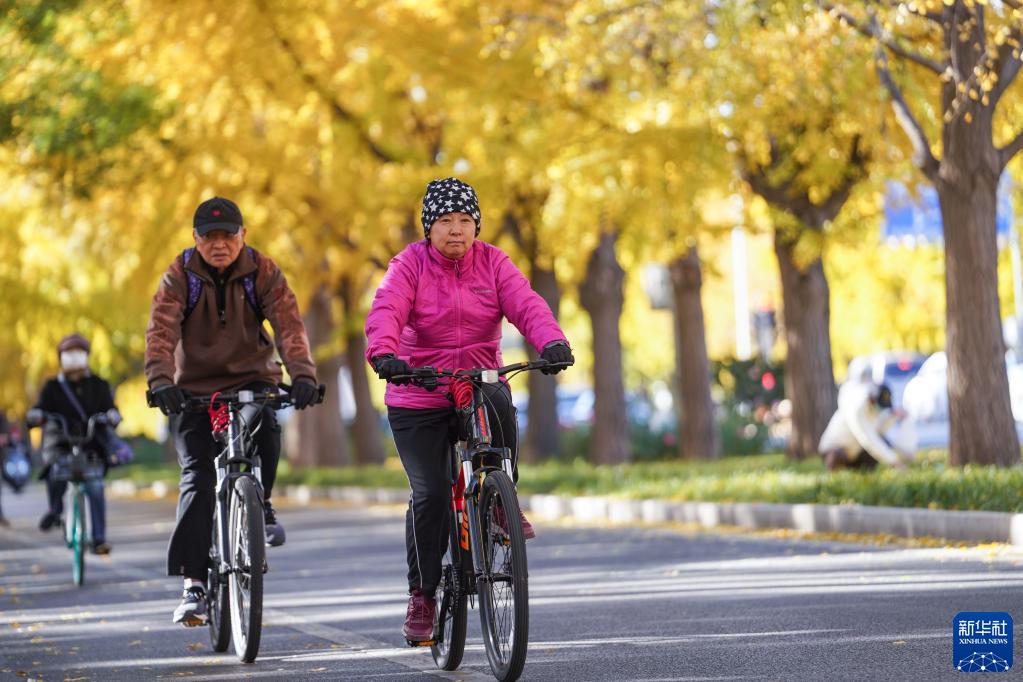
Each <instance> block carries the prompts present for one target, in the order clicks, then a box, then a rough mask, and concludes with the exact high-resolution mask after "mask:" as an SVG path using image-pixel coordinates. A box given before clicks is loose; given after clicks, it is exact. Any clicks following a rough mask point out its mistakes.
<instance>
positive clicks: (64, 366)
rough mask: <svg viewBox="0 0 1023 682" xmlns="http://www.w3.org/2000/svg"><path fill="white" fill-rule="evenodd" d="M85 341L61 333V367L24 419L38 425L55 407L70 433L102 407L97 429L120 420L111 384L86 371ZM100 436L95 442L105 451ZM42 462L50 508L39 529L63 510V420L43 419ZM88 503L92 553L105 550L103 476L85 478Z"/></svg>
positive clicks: (107, 547)
mask: <svg viewBox="0 0 1023 682" xmlns="http://www.w3.org/2000/svg"><path fill="white" fill-rule="evenodd" d="M89 350H90V346H89V341H88V340H87V339H86V338H85V337H84V336H82V335H81V334H71V335H69V336H65V337H64V338H63V339H61V341H60V343H59V344H58V345H57V356H58V357H59V359H60V373H59V374H58V375H57V376H56V377H55V378H53V379H50V380H49V381H47V382H46V384H45V385H44V386H43V390H42V391H41V392H40V394H39V400H38V402H36V404H35V407H33V408H32V409H31V410H29V412H28V414H27V415H26V416H27V421H28V423H29V424H30V425H33V426H37V425H39V424H42V423H43V422H44V420H45V419H46V417H45V415H44V413H46V412H49V413H56V414H59V415H61V416H62V417H64V419H65V420H66V421H67V428H68V431H69V432H70V433H71V434H73V435H76V436H77V435H83V434H85V431H86V428H87V423H88V421H89V417H91V416H92V415H94V414H99V413H102V414H104V415H105V417H106V420H105V421H106V425H101V426H99V427H97V428H98V429H104V428H113V427H115V426H117V424H119V423H120V421H121V415H120V413H119V412H118V411H117V408H116V407H115V406H114V395H113V393H112V392H111V390H110V384H108V383H107V382H106V381H104V380H103V379H101V378H99V377H98V376H96V375H95V374H93V373H92V372H90V371H89ZM99 440H100V439H99V438H97V439H96V442H95V445H94V447H95V448H96V452H97V453H98V454H99V455H100V456H101V457H103V452H102V448H101V444H100V442H99ZM42 449H43V462H44V467H43V470H42V473H41V474H40V476H39V477H40V479H42V480H45V481H46V496H47V500H48V502H49V509H48V510H47V512H46V514H44V515H43V518H42V519H41V520H40V521H39V529H40V530H42V531H48V530H50V529H51V528H53V527H54V526H56V525H57V524H58V523H59V522H60V516H61V513H62V512H63V510H64V492H65V491H66V490H67V481H60V480H56V479H55V477H54V475H53V474H54V473H55V472H54V467H53V462H54V461H55V460H56V459H57V458H58V457H60V456H62V455H66V454H69V453H70V447H69V445H68V443H67V440H66V439H65V438H64V435H63V431H62V429H61V426H60V425H59V424H58V423H56V422H53V421H46V424H45V427H44V429H43V448H42ZM86 486H87V490H88V493H89V495H88V497H89V507H90V512H91V518H92V536H93V546H92V550H93V552H94V553H96V554H108V553H109V552H110V549H111V547H110V543H108V542H107V539H106V503H105V499H104V496H103V481H102V480H93V481H89V482H87V483H86Z"/></svg>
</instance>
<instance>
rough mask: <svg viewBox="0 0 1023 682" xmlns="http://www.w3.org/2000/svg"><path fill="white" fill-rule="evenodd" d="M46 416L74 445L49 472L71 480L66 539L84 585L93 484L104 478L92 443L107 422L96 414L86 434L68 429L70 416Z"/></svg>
mask: <svg viewBox="0 0 1023 682" xmlns="http://www.w3.org/2000/svg"><path fill="white" fill-rule="evenodd" d="M43 416H44V418H45V419H48V420H50V421H52V422H54V423H56V424H58V425H59V426H60V428H61V432H62V435H63V438H64V439H65V441H66V442H67V443H68V444H69V445H70V446H71V452H70V453H69V454H67V455H63V456H61V457H58V458H57V459H56V460H55V461H54V462H53V464H52V465H51V466H52V470H51V472H50V476H51V477H52V479H53V480H54V481H68V482H70V483H71V487H70V489H69V494H68V496H69V498H70V504H65V505H64V518H63V519H61V524H62V526H63V528H64V542H65V543H66V544H67V547H68V549H70V550H71V577H72V579H73V580H74V582H75V585H78V586H79V587H81V585H82V584H83V583H84V582H85V553H86V552H87V551H88V548H89V547H90V546H91V545H92V532H91V531H92V524H91V522H90V518H89V514H88V512H87V511H86V510H87V509H88V508H89V496H90V495H91V494H93V493H91V492H90V490H89V489H90V487H92V486H93V485H95V481H102V480H103V474H104V473H105V467H104V465H103V462H102V460H101V459H100V456H99V454H98V453H97V452H95V451H94V450H93V449H92V448H91V447H89V444H90V443H91V442H92V440H93V438H94V436H95V435H96V427H97V426H98V425H101V424H105V423H107V421H106V420H107V417H106V415H105V414H103V413H100V414H94V415H92V416H91V417H89V421H88V423H87V425H86V429H85V434H84V435H81V436H75V435H72V434H71V431H70V430H69V429H68V425H67V420H66V419H64V417H63V415H60V414H57V413H55V412H44V413H43Z"/></svg>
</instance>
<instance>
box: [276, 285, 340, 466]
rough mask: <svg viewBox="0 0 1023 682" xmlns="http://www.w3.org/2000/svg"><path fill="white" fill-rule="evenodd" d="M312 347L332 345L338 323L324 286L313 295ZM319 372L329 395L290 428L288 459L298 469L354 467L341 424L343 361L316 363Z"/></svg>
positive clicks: (309, 320) (299, 412) (334, 358)
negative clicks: (339, 375) (340, 387)
mask: <svg viewBox="0 0 1023 682" xmlns="http://www.w3.org/2000/svg"><path fill="white" fill-rule="evenodd" d="M305 326H306V333H307V334H308V335H309V345H310V346H311V347H312V348H313V349H314V350H315V349H316V348H317V347H318V346H320V345H323V344H326V343H329V342H330V338H331V333H332V331H333V326H334V320H333V315H332V314H331V310H330V292H329V291H328V290H327V288H326V287H320V288H319V289H317V290H316V293H315V294H313V297H312V299H311V300H310V302H309V308H308V310H307V311H306V315H305ZM316 365H317V366H316V373H317V376H318V377H319V380H320V382H321V383H323V384H324V385H326V387H327V392H326V394H325V396H324V398H323V404H321V405H316V406H315V407H312V408H309V409H306V410H297V411H296V412H295V414H294V417H293V419H292V420H291V423H290V424H289V425H288V433H287V436H286V438H287V441H286V442H287V445H288V458H289V459H290V460H291V461H292V462H294V463H295V464H296V465H298V466H347V465H349V464H351V453H350V452H349V450H348V437H347V434H346V433H345V428H344V423H343V422H342V421H341V411H340V407H341V405H340V400H341V398H340V394H339V391H338V381H337V374H338V370H339V369H340V368H341V358H340V356H338V355H332V356H330V357H328V358H327V359H326V360H320V361H319V362H317V363H316Z"/></svg>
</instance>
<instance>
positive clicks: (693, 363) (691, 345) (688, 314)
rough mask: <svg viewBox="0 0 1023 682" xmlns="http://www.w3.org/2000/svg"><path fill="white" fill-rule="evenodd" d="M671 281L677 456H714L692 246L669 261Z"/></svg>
mask: <svg viewBox="0 0 1023 682" xmlns="http://www.w3.org/2000/svg"><path fill="white" fill-rule="evenodd" d="M671 283H672V291H673V293H674V300H675V310H674V312H675V361H676V367H677V377H678V390H677V391H676V394H677V395H678V396H679V401H678V407H677V411H678V419H679V422H678V423H679V456H681V457H682V458H684V459H716V458H717V457H718V456H719V454H720V451H719V450H718V433H717V425H716V424H715V421H714V401H713V400H712V399H711V397H710V360H709V358H708V357H707V339H706V331H705V328H704V323H703V303H702V301H701V299H700V290H701V287H702V285H703V277H702V274H701V271H700V257H699V254H698V252H697V250H696V247H692V248H690V249H689V251H688V253H686V255H685V256H682V257H680V258H677V259H675V260H674V261H673V262H672V263H671Z"/></svg>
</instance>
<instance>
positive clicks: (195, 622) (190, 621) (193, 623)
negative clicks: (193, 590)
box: [181, 616, 206, 628]
mask: <svg viewBox="0 0 1023 682" xmlns="http://www.w3.org/2000/svg"><path fill="white" fill-rule="evenodd" d="M181 624H182V625H184V626H185V627H186V628H197V627H200V626H203V625H206V619H205V618H202V617H199V616H191V617H189V618H185V619H184V620H182V621H181Z"/></svg>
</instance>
